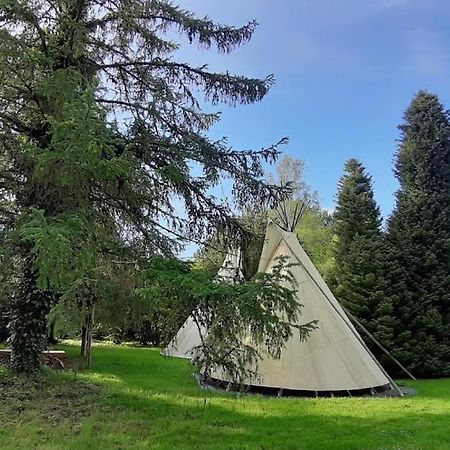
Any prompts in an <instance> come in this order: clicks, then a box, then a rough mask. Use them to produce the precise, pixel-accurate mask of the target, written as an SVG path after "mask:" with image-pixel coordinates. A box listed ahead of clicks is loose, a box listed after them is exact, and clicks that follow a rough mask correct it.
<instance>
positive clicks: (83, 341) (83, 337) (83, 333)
mask: <svg viewBox="0 0 450 450" xmlns="http://www.w3.org/2000/svg"><path fill="white" fill-rule="evenodd" d="M86 332H87V329H86V326H85V325H83V326H82V327H81V351H80V355H81V357H84V355H85V353H86Z"/></svg>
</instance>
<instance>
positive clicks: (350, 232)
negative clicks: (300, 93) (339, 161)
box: [334, 159, 384, 333]
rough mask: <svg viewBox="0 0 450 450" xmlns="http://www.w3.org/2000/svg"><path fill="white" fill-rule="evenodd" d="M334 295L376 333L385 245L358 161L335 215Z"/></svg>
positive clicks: (348, 168) (349, 165)
mask: <svg viewBox="0 0 450 450" xmlns="http://www.w3.org/2000/svg"><path fill="white" fill-rule="evenodd" d="M334 220H335V223H334V231H335V234H336V240H335V245H334V254H335V283H336V286H335V293H336V295H337V297H338V298H339V299H340V300H341V302H342V303H343V305H344V306H346V308H347V309H348V310H349V311H350V312H351V313H352V314H354V315H355V316H356V317H357V318H358V319H359V320H360V321H361V322H362V324H363V325H364V326H366V328H368V329H369V330H370V331H372V332H374V333H375V332H376V331H377V327H376V322H377V320H376V319H377V314H376V312H377V310H378V308H379V307H380V304H381V302H382V301H383V298H384V295H383V284H384V281H383V269H382V267H383V265H382V263H383V261H382V257H383V242H382V239H383V238H382V233H381V230H380V226H381V216H380V210H379V208H378V206H377V204H376V202H375V199H374V193H373V187H372V179H371V177H370V176H369V175H368V174H367V172H366V170H365V168H364V166H363V165H362V164H361V163H360V162H359V161H357V160H355V159H350V160H349V161H347V162H346V164H345V173H344V175H343V176H342V177H341V179H340V180H339V188H338V193H337V205H336V211H335V213H334Z"/></svg>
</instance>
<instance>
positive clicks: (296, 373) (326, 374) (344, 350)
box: [163, 202, 413, 396]
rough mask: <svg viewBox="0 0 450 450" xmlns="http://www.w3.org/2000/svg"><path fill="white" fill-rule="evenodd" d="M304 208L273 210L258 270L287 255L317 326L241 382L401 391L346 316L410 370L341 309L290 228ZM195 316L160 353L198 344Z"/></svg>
mask: <svg viewBox="0 0 450 450" xmlns="http://www.w3.org/2000/svg"><path fill="white" fill-rule="evenodd" d="M306 209H307V205H305V204H299V203H294V202H289V204H287V203H283V204H282V205H280V207H279V208H278V210H277V211H275V216H276V220H270V221H269V223H268V225H267V230H266V239H265V244H264V247H263V251H262V254H261V260H260V266H259V269H258V270H259V271H260V272H269V271H270V270H271V268H272V267H273V265H274V260H275V259H276V258H277V257H278V256H281V255H284V256H288V257H290V258H291V259H292V260H293V261H294V267H292V268H291V270H292V271H293V273H294V275H295V277H296V279H297V280H298V281H299V286H300V287H299V292H298V293H297V295H298V296H299V302H300V303H302V304H303V305H304V306H303V309H302V315H301V318H302V319H303V318H304V320H306V321H308V320H315V319H318V320H319V329H318V330H314V331H313V333H312V334H311V336H310V337H309V339H308V340H307V341H306V342H303V343H300V341H299V340H298V339H293V338H290V339H289V340H288V341H287V342H286V345H285V348H284V349H283V351H282V355H281V358H280V359H279V360H274V359H271V358H270V357H268V356H267V355H266V356H265V357H263V358H262V360H261V362H260V364H259V366H258V369H257V371H258V380H257V381H255V380H245V381H244V382H243V383H242V384H244V385H247V386H250V387H255V388H270V389H278V390H279V392H282V391H283V390H289V391H299V392H300V391H308V392H316V394H317V392H322V391H324V392H337V391H344V392H345V391H346V392H347V393H348V394H350V393H351V391H361V390H370V392H372V393H373V391H374V390H376V389H377V388H383V387H385V386H390V387H391V388H392V389H393V390H395V391H396V392H397V393H398V395H400V396H402V395H403V393H402V391H401V390H400V388H399V387H398V386H397V384H396V383H395V381H394V380H393V379H392V378H391V377H390V376H389V375H388V374H387V372H386V371H385V370H384V368H383V367H382V366H381V364H380V363H379V362H378V360H377V359H376V358H375V356H374V355H373V354H372V352H371V351H370V350H369V348H368V347H367V345H366V344H365V342H364V341H363V339H362V338H361V336H360V335H359V333H358V332H357V331H356V329H355V328H354V326H353V325H352V323H351V321H350V318H349V316H350V317H351V318H352V320H354V321H355V324H356V325H359V326H360V328H361V330H362V331H363V332H364V333H366V334H367V335H368V336H369V337H370V338H371V339H372V340H373V341H374V342H375V343H377V345H378V346H379V347H380V348H381V349H382V350H383V351H384V353H385V354H387V355H388V356H389V357H391V358H392V359H393V361H395V362H396V364H398V365H399V367H401V368H402V370H404V371H405V373H407V374H408V376H410V377H412V375H411V374H410V373H409V372H408V371H407V370H406V369H405V368H404V367H403V366H402V365H401V364H400V363H399V362H398V361H397V360H396V359H395V358H394V357H393V356H392V355H391V354H390V353H389V352H388V351H387V350H386V349H384V347H382V346H381V344H379V343H378V341H376V339H375V338H374V337H373V336H372V335H371V334H370V333H369V332H368V330H366V329H365V328H364V327H363V326H362V325H361V324H360V323H359V321H357V320H356V318H355V317H354V316H352V315H350V314H348V313H346V312H345V311H344V309H343V308H342V306H341V305H340V304H339V303H338V301H337V300H336V298H335V297H334V295H333V294H332V292H331V291H330V289H329V288H328V286H327V285H326V284H325V282H324V280H323V279H322V277H321V276H320V274H319V272H318V271H317V269H316V268H315V266H314V265H313V263H312V262H311V260H310V259H309V257H308V255H307V254H306V252H305V251H304V249H303V248H302V247H301V245H300V243H299V241H298V239H297V236H296V234H295V233H294V231H295V228H296V227H297V225H298V222H299V220H300V219H301V217H302V215H303V214H304V212H305V211H306ZM233 254H234V256H233ZM225 259H226V260H227V258H225ZM224 263H225V262H224ZM230 263H231V265H232V264H235V267H234V270H237V272H235V273H238V272H239V270H240V257H239V258H237V259H236V251H234V252H232V253H231V254H230V257H229V258H228V263H227V264H228V267H227V268H226V269H224V270H225V272H226V271H229V270H230V269H231V271H233V267H230ZM221 270H222V268H221ZM219 272H220V271H219ZM300 290H301V292H300ZM194 319H195V318H193V317H189V318H188V319H187V321H186V322H185V324H184V325H183V327H182V328H181V329H180V330H179V332H178V333H177V335H176V337H175V338H174V339H173V340H172V341H171V343H170V344H169V346H168V347H167V348H166V349H165V351H164V352H163V353H164V354H166V355H168V356H178V357H182V358H190V357H191V356H192V349H193V348H195V347H197V346H198V345H201V339H202V338H201V333H202V332H204V333H206V332H207V330H199V329H198V326H197V324H196V322H195V320H194ZM299 319H300V317H299ZM412 378H413V377H412ZM211 380H212V381H213V382H217V381H219V382H220V383H228V384H230V383H232V382H233V380H232V379H230V378H229V377H228V376H227V375H225V374H223V373H221V372H220V371H217V372H215V373H213V374H211ZM350 395H351V394H350Z"/></svg>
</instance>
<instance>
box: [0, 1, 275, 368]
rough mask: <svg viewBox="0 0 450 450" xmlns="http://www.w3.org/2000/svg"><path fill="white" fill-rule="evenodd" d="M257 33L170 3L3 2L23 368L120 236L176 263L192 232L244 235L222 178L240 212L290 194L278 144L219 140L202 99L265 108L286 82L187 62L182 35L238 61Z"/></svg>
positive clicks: (2, 69)
mask: <svg viewBox="0 0 450 450" xmlns="http://www.w3.org/2000/svg"><path fill="white" fill-rule="evenodd" d="M255 28H256V23H255V22H249V23H248V24H246V25H244V26H242V27H238V28H236V27H232V26H226V25H220V24H217V23H215V22H213V21H211V20H210V19H208V18H202V19H199V18H197V17H196V16H195V15H194V14H192V13H190V12H187V11H185V10H183V9H182V8H179V7H177V6H175V5H173V4H172V3H171V2H168V1H166V0H132V1H130V0H117V1H103V2H99V1H94V0H62V1H58V2H56V1H53V0H36V1H33V2H29V1H24V0H3V1H1V2H0V164H1V167H0V189H1V193H2V196H1V199H0V210H1V211H2V214H3V211H4V214H5V215H6V216H7V217H8V230H7V231H8V245H9V250H10V254H12V255H14V256H15V258H16V259H17V260H16V262H17V264H15V267H18V268H19V269H18V271H19V273H18V274H17V279H18V280H19V281H18V285H17V286H16V288H15V290H14V293H13V294H14V295H13V296H12V299H13V300H12V306H13V318H12V321H11V330H12V336H11V346H12V350H13V353H12V355H13V357H12V365H13V368H14V369H15V370H17V371H26V372H32V371H35V370H36V369H37V368H38V365H39V363H38V355H39V351H40V349H41V348H42V346H43V345H44V341H45V336H46V330H45V327H46V316H47V313H48V311H49V309H50V307H51V305H52V304H53V303H54V302H55V301H56V300H57V299H58V297H59V295H60V294H61V292H63V291H64V290H65V289H66V288H67V286H69V285H71V284H72V283H74V282H75V280H76V279H77V278H79V277H80V276H82V274H83V273H86V271H88V270H95V266H96V262H97V261H99V260H102V259H103V258H105V257H108V256H111V255H115V253H116V250H117V248H119V247H120V246H118V245H117V240H123V241H126V243H127V244H128V245H131V244H133V245H134V248H135V249H137V250H139V251H140V252H141V253H142V254H145V255H152V254H154V253H165V254H170V253H171V252H173V251H174V249H176V248H177V245H178V242H177V240H176V239H178V238H179V237H182V238H186V237H187V236H189V238H191V239H195V240H203V239H204V238H205V237H206V236H207V235H208V234H210V233H211V231H212V230H213V229H214V228H215V227H221V228H228V229H230V230H232V231H233V232H239V224H238V223H237V222H236V221H235V220H234V219H233V217H232V214H231V210H232V206H233V205H232V204H229V203H228V202H221V201H219V200H217V199H216V198H214V197H213V196H212V195H210V193H209V192H210V188H212V187H213V186H215V185H216V184H217V183H219V182H220V181H221V178H222V176H226V177H228V178H231V179H232V180H233V194H234V202H235V204H236V205H237V206H239V207H243V206H244V205H247V204H257V205H261V204H264V203H266V202H267V201H269V200H271V199H275V198H278V197H279V196H280V195H282V194H283V189H280V188H277V187H274V186H271V185H269V184H267V183H265V182H264V181H263V168H262V163H263V162H267V161H269V162H272V161H274V159H275V158H276V157H277V154H278V150H277V145H274V146H270V147H268V148H266V149H263V150H259V151H239V150H235V149H231V148H229V146H228V145H227V143H226V141H224V140H221V141H213V140H211V139H209V138H208V137H207V135H206V132H207V130H208V128H209V127H210V126H211V125H212V124H214V123H216V122H217V121H218V120H219V114H218V113H214V112H213V113H209V112H204V111H203V110H202V109H201V106H200V102H199V100H198V92H202V93H203V94H204V96H205V97H206V99H207V100H209V101H211V102H212V103H213V104H218V103H220V102H225V103H228V104H231V105H237V104H246V103H253V102H256V101H259V100H261V99H262V98H263V97H264V96H265V95H266V94H267V92H268V91H269V89H270V87H271V86H272V84H273V77H272V76H268V77H266V78H263V79H256V78H247V77H244V76H240V75H233V74H230V73H228V72H226V73H214V72H212V71H210V70H208V68H207V66H200V67H194V66H192V65H190V64H189V63H188V62H185V61H178V60H176V58H175V55H174V54H175V52H176V50H177V49H178V48H179V46H180V44H178V43H177V42H175V41H173V40H172V38H171V37H170V36H174V35H175V33H174V32H177V33H178V34H180V35H183V36H184V37H186V38H187V42H189V43H191V44H196V45H198V46H199V47H201V48H203V49H210V48H216V49H217V50H218V51H219V52H220V53H229V52H231V51H233V50H234V49H235V48H236V47H239V46H240V45H241V44H244V43H246V42H248V41H249V39H250V38H251V36H252V35H253V32H254V31H255ZM282 142H283V141H281V142H280V143H282ZM198 174H200V175H198ZM176 199H179V200H181V202H177V204H178V203H181V204H182V205H183V206H184V210H185V214H184V213H183V212H181V211H180V210H179V209H177V208H175V207H174V206H173V205H174V204H176V203H175V200H176ZM11 201H13V202H14V205H15V206H14V208H13V209H11V208H9V207H8V206H9V203H10V202H11ZM180 209H182V208H180Z"/></svg>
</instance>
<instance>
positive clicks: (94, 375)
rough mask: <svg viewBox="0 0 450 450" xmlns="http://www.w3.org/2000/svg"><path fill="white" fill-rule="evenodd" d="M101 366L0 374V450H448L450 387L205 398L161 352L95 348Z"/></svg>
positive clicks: (449, 382)
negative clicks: (413, 392) (29, 377)
mask: <svg viewBox="0 0 450 450" xmlns="http://www.w3.org/2000/svg"><path fill="white" fill-rule="evenodd" d="M66 350H67V351H68V352H71V353H72V354H76V352H77V348H76V347H67V348H66ZM94 366H95V367H94V369H92V370H89V371H84V372H80V373H78V374H76V375H73V374H70V373H57V372H54V371H49V370H48V371H46V373H45V374H44V376H43V377H42V378H41V379H40V380H38V381H37V382H24V381H23V380H17V379H15V378H13V377H11V376H10V375H8V373H7V372H6V371H5V370H4V369H3V370H2V371H0V393H1V395H0V448H1V449H96V450H97V449H148V448H152V449H175V448H178V449H308V450H312V449H342V450H344V449H345V450H348V449H433V450H438V449H449V448H450V379H446V380H426V381H420V382H417V383H408V384H409V385H410V386H413V387H414V388H415V389H417V391H418V395H417V396H414V397H409V398H404V399H379V398H364V399H363V398H360V399H358V398H340V399H287V398H282V399H275V398H263V397H260V396H239V395H235V394H227V393H217V392H211V391H205V390H201V389H200V388H199V387H198V386H197V385H196V383H195V381H194V379H193V378H192V374H191V368H190V366H189V363H188V362H186V361H183V360H176V359H168V358H163V357H161V356H159V354H158V351H157V350H150V349H134V348H123V347H113V346H110V347H97V348H95V349H94ZM0 370H1V369H0Z"/></svg>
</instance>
